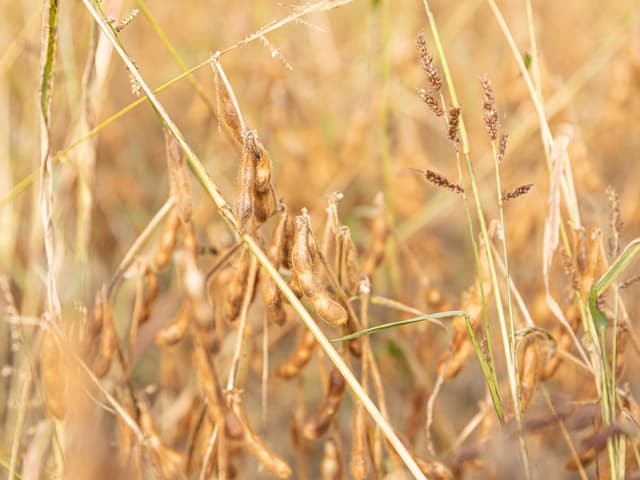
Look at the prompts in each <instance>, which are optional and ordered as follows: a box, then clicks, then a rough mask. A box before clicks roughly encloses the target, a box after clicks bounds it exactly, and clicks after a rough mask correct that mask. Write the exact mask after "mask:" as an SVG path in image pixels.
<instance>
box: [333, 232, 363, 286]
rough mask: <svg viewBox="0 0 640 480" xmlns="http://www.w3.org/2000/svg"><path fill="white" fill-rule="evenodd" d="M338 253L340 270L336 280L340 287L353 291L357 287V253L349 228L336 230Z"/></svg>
mask: <svg viewBox="0 0 640 480" xmlns="http://www.w3.org/2000/svg"><path fill="white" fill-rule="evenodd" d="M338 244H339V248H338V251H339V252H340V268H339V270H338V279H339V281H340V285H342V287H343V288H345V289H346V290H347V291H348V292H353V291H355V289H356V287H357V285H358V276H359V275H358V273H359V268H358V252H357V250H356V246H355V245H354V244H353V240H352V239H351V232H350V231H349V227H346V226H341V227H340V228H339V229H338Z"/></svg>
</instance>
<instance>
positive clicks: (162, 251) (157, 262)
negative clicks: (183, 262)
mask: <svg viewBox="0 0 640 480" xmlns="http://www.w3.org/2000/svg"><path fill="white" fill-rule="evenodd" d="M179 226H180V219H179V218H178V213H177V212H176V209H175V208H172V209H171V211H170V212H169V216H168V217H167V220H166V221H165V223H164V227H163V229H162V235H161V236H160V244H159V245H158V248H157V250H156V253H155V256H154V257H153V266H154V269H155V270H156V271H160V270H163V269H164V268H166V266H167V265H169V260H170V259H171V255H173V250H174V249H175V247H176V240H177V238H178V227H179Z"/></svg>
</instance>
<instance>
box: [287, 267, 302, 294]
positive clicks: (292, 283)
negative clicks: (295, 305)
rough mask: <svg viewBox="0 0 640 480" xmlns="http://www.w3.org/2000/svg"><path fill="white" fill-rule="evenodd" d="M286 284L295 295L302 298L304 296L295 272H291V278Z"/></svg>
mask: <svg viewBox="0 0 640 480" xmlns="http://www.w3.org/2000/svg"><path fill="white" fill-rule="evenodd" d="M287 285H289V288H290V289H291V291H292V292H293V293H294V295H295V296H296V297H298V298H302V297H303V296H304V293H303V292H302V287H300V282H298V277H296V273H295V272H293V273H292V274H291V278H290V279H289V282H288V283H287Z"/></svg>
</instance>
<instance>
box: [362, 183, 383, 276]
mask: <svg viewBox="0 0 640 480" xmlns="http://www.w3.org/2000/svg"><path fill="white" fill-rule="evenodd" d="M374 204H375V205H376V207H377V208H378V213H377V215H376V216H375V217H374V219H373V222H372V223H371V239H370V241H369V248H368V249H367V253H366V254H365V256H364V260H363V263H362V273H363V274H364V275H366V276H367V277H369V278H373V274H374V273H375V271H376V269H377V268H378V266H379V265H380V263H381V262H382V260H383V258H384V247H385V243H386V241H387V237H388V236H389V225H388V223H387V209H386V207H385V203H384V196H383V195H382V193H378V194H377V195H376V198H375V199H374Z"/></svg>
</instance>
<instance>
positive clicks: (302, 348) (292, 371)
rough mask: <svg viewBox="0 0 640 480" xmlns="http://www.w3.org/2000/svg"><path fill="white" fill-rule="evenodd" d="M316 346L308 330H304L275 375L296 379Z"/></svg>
mask: <svg viewBox="0 0 640 480" xmlns="http://www.w3.org/2000/svg"><path fill="white" fill-rule="evenodd" d="M315 346H316V339H315V338H314V336H313V333H311V332H310V331H309V330H307V329H304V331H303V332H302V335H301V336H300V340H299V341H298V344H297V345H296V348H295V349H294V350H293V352H291V354H290V355H289V358H287V359H286V360H285V361H284V362H283V363H282V364H280V366H279V367H278V368H277V370H276V375H278V376H279V377H281V378H286V379H290V378H296V377H297V376H298V375H300V372H301V371H302V369H303V368H304V367H305V365H306V364H307V363H309V360H311V355H312V353H313V349H314V348H315Z"/></svg>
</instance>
